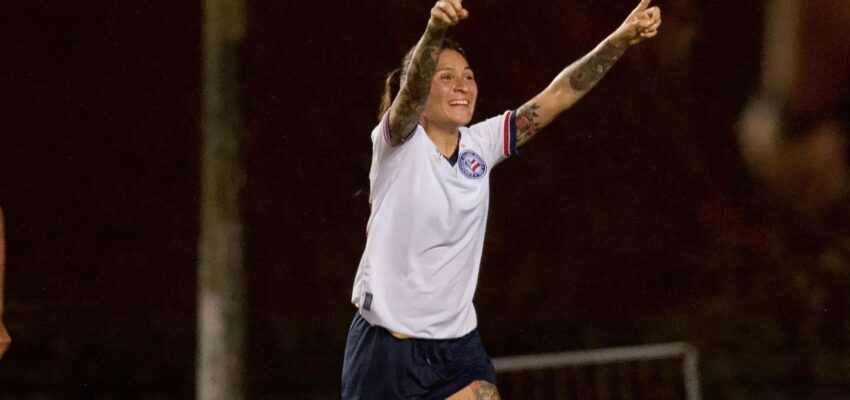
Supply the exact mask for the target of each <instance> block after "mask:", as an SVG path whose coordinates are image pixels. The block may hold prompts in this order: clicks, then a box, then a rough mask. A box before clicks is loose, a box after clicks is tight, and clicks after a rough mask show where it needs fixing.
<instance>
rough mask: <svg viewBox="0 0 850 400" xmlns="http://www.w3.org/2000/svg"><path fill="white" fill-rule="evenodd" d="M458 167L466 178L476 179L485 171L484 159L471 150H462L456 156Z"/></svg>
mask: <svg viewBox="0 0 850 400" xmlns="http://www.w3.org/2000/svg"><path fill="white" fill-rule="evenodd" d="M458 168H460V173H462V174H463V175H464V176H466V177H467V178H472V179H478V178H480V177H482V176H484V174H486V173H487V164H486V163H485V162H484V159H483V158H481V156H479V155H478V154H477V153H475V152H474V151H472V150H464V151H463V153H460V157H458Z"/></svg>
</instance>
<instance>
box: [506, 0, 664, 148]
mask: <svg viewBox="0 0 850 400" xmlns="http://www.w3.org/2000/svg"><path fill="white" fill-rule="evenodd" d="M650 1H651V0H641V2H640V4H638V6H637V7H636V8H635V9H634V10H632V12H631V13H629V15H628V17H626V19H625V21H623V23H622V24H621V25H620V27H618V28H617V30H615V31H614V32H613V33H611V34H610V35H609V36H608V37H607V38H605V40H603V41H602V42H601V43H599V45H598V46H596V48H595V49H593V51H591V52H590V53H588V54H587V55H585V56H584V57H582V58H580V59H579V60H578V61H576V62H574V63H572V64H570V65H569V66H568V67H567V68H565V69H564V70H563V71H561V73H560V74H558V76H556V77H555V79H554V80H553V81H552V83H550V84H549V86H548V87H546V89H544V90H543V91H542V92H540V94H538V95H536V96H534V98H532V99H531V100H529V101H528V102H526V103H525V104H523V105H522V106H521V107H520V108H519V109H517V112H516V127H517V145H518V146H521V145H523V144H525V142H527V141H528V140H529V139H531V138H532V137H533V136H534V135H535V134H537V132H539V131H540V130H541V129H543V128H544V127H545V126H547V125H549V123H551V122H552V120H554V119H555V117H557V116H558V115H559V114H560V113H562V112H564V111H565V110H567V109H568V108H570V107H572V106H573V105H574V104H575V103H576V102H577V101H579V99H581V98H582V97H584V95H585V94H587V93H588V92H589V91H590V89H593V87H594V86H596V84H597V83H599V81H600V80H601V79H602V77H603V76H605V74H607V73H608V71H609V70H610V69H611V67H612V66H614V64H615V63H616V62H617V61H618V60H619V59H620V57H621V56H622V55H623V53H625V52H626V50H628V48H629V47H631V46H632V45H635V44H637V43H640V42H642V41H643V40H644V39H648V38H651V37H654V36H655V35H656V34H658V27H659V25H661V10H660V9H659V8H658V7H649V8H647V7H648V6H649V3H650Z"/></svg>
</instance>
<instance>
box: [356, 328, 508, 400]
mask: <svg viewBox="0 0 850 400" xmlns="http://www.w3.org/2000/svg"><path fill="white" fill-rule="evenodd" d="M477 380H484V381H488V382H492V383H495V382H496V372H495V370H494V369H493V363H492V362H490V358H489V357H487V353H486V352H485V351H484V346H483V345H482V344H481V337H480V336H478V330H477V329H476V330H473V331H472V332H470V333H468V334H466V335H464V336H463V337H460V338H457V339H445V340H433V339H397V338H395V337H393V336H392V335H391V334H390V332H389V331H387V330H386V329H384V328H381V327H378V326H372V325H371V324H369V322H367V321H366V320H365V319H363V317H362V316H360V312H357V313H356V314H355V315H354V321H352V322H351V328H350V329H349V331H348V340H347V341H346V344H345V361H343V365H342V398H343V400H384V399H387V400H397V399H440V400H443V399H445V398H447V397H449V396H451V395H452V394H454V393H456V392H458V391H459V390H461V389H463V388H464V387H466V386H467V385H469V384H470V383H471V382H472V381H477Z"/></svg>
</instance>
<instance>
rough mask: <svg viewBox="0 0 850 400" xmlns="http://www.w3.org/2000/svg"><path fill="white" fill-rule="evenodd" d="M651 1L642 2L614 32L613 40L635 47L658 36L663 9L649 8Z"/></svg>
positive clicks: (644, 0) (643, 0) (642, 0)
mask: <svg viewBox="0 0 850 400" xmlns="http://www.w3.org/2000/svg"><path fill="white" fill-rule="evenodd" d="M651 1H652V0H641V2H640V4H638V6H637V7H636V8H635V9H634V10H632V12H631V13H630V14H629V16H628V17H626V20H625V21H623V24H622V25H620V27H619V28H617V30H616V31H614V33H613V34H612V35H611V38H612V39H614V40H616V41H618V42H621V43H627V44H629V45H635V44H638V43H640V42H642V41H643V40H644V39H649V38H651V37H654V36H655V35H657V34H658V27H659V26H660V25H661V9H660V8H658V7H649V8H647V7H648V6H649V3H650V2H651Z"/></svg>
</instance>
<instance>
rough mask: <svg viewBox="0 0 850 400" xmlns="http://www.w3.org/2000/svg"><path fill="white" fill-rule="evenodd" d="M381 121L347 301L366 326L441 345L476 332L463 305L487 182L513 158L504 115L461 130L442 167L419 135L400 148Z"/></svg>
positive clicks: (475, 265)
mask: <svg viewBox="0 0 850 400" xmlns="http://www.w3.org/2000/svg"><path fill="white" fill-rule="evenodd" d="M388 120H389V117H388V114H387V115H385V116H384V118H383V119H382V120H381V123H380V124H378V126H377V127H375V129H374V130H373V131H372V143H373V147H372V168H371V170H370V172H369V180H370V185H371V191H370V194H369V202H370V203H371V206H372V210H371V215H370V216H369V223H368V225H367V228H366V229H367V232H368V237H367V240H366V249H365V250H364V251H363V257H362V258H361V260H360V265H359V267H358V268H357V275H356V276H355V278H354V290H353V293H352V296H351V301H352V303H354V305H356V306H357V307H359V308H360V313H361V314H362V315H363V318H365V319H366V320H367V321H369V323H371V324H373V325H379V326H382V327H384V328H387V329H389V330H390V331H393V332H398V333H401V334H404V335H407V336H410V337H415V338H426V339H450V338H457V337H461V336H463V335H465V334H466V333H469V332H470V331H472V330H473V329H475V327H476V326H477V325H478V321H477V318H476V315H475V308H474V307H473V305H472V296H473V295H474V294H475V287H476V285H477V283H478V269H479V266H480V264H481V253H482V249H483V246H484V231H485V229H486V227H487V211H488V208H489V202H490V181H489V178H490V172H491V171H492V168H493V167H494V166H496V164H498V163H499V162H500V161H502V160H504V159H505V158H507V157H508V156H510V155H513V154H516V128H515V120H514V115H513V112H510V111H508V112H505V113H504V114H502V115H500V116H496V117H493V118H490V119H488V120H486V121H483V122H480V123H477V124H475V125H472V126H471V127H469V128H467V127H462V128H460V143H459V147H458V159H457V162H456V163H455V165H454V166H452V165H451V163H449V161H448V160H446V159H445V158H444V157H443V155H442V154H441V153H440V151H439V150H438V149H437V146H435V145H434V143H433V142H432V141H431V139H430V138H429V137H428V135H427V134H426V133H425V130H424V129H423V128H422V126H421V125H419V126H417V127H416V130H415V131H414V132H413V133H412V134H411V135H410V136H409V137H408V138H407V140H406V141H405V142H404V143H402V144H399V145H396V146H392V145H391V144H390V138H389V122H388Z"/></svg>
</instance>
